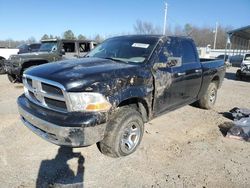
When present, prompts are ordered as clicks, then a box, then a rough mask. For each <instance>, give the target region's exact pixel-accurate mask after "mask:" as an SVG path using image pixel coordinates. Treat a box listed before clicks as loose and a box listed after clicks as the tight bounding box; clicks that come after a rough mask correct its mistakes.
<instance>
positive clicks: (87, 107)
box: [67, 92, 111, 112]
mask: <svg viewBox="0 0 250 188" xmlns="http://www.w3.org/2000/svg"><path fill="white" fill-rule="evenodd" d="M67 96H68V101H69V108H70V111H89V112H103V111H108V110H109V109H110V108H111V104H110V103H109V102H108V101H107V100H106V98H105V97H104V96H103V95H102V94H100V93H90V92H89V93H88V92H83V93H75V92H74V93H73V92H69V93H67Z"/></svg>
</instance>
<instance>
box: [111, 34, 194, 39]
mask: <svg viewBox="0 0 250 188" xmlns="http://www.w3.org/2000/svg"><path fill="white" fill-rule="evenodd" d="M166 37H170V38H181V39H191V38H190V37H189V36H179V35H123V36H117V37H112V38H157V39H163V38H166Z"/></svg>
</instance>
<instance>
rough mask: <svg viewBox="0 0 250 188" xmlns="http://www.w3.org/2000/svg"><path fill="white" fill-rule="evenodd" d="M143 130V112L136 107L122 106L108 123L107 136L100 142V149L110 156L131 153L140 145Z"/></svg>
mask: <svg viewBox="0 0 250 188" xmlns="http://www.w3.org/2000/svg"><path fill="white" fill-rule="evenodd" d="M143 132H144V124H143V120H142V117H141V114H140V113H139V112H138V111H136V110H135V109H132V108H129V107H121V108H120V109H118V111H117V112H116V113H115V115H114V118H113V119H112V120H111V121H110V122H109V123H108V124H107V129H106V133H105V137H104V139H103V140H102V141H101V142H99V143H98V144H99V149H100V151H101V152H102V153H103V154H105V155H108V156H110V157H122V156H127V155H130V154H131V153H133V152H134V151H135V150H136V149H137V147H138V146H139V144H140V142H141V139H142V136H143Z"/></svg>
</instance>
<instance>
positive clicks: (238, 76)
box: [236, 69, 242, 80]
mask: <svg viewBox="0 0 250 188" xmlns="http://www.w3.org/2000/svg"><path fill="white" fill-rule="evenodd" d="M236 78H238V79H239V80H242V75H241V70H240V69H239V70H237V72H236Z"/></svg>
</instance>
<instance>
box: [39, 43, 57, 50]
mask: <svg viewBox="0 0 250 188" xmlns="http://www.w3.org/2000/svg"><path fill="white" fill-rule="evenodd" d="M56 49H57V42H56V41H55V42H43V43H42V44H41V46H40V49H39V52H51V51H55V50H56Z"/></svg>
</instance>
